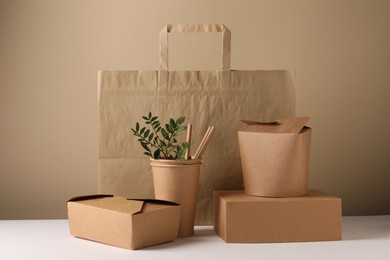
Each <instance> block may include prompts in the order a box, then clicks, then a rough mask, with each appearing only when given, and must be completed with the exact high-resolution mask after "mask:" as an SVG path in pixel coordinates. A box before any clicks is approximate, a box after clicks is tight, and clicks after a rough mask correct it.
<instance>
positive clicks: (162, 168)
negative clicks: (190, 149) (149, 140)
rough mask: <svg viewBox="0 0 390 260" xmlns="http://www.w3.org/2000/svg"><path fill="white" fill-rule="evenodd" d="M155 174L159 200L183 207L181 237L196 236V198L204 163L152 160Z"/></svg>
mask: <svg viewBox="0 0 390 260" xmlns="http://www.w3.org/2000/svg"><path fill="white" fill-rule="evenodd" d="M150 165H151V166H152V172H153V184H154V193H155V197H156V198H157V199H162V200H168V201H173V202H176V203H179V204H180V205H181V218H180V226H179V233H178V236H179V237H189V236H192V235H193V234H194V222H195V212H196V198H197V194H198V187H199V174H200V166H201V165H202V162H201V160H200V159H191V160H183V161H180V160H154V159H151V160H150Z"/></svg>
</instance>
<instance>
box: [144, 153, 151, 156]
mask: <svg viewBox="0 0 390 260" xmlns="http://www.w3.org/2000/svg"><path fill="white" fill-rule="evenodd" d="M144 154H145V155H147V156H152V154H151V153H150V152H144Z"/></svg>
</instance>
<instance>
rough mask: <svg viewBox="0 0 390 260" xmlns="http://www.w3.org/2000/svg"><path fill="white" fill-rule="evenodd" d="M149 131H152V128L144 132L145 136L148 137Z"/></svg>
mask: <svg viewBox="0 0 390 260" xmlns="http://www.w3.org/2000/svg"><path fill="white" fill-rule="evenodd" d="M149 133H150V130H149V129H148V130H146V132H145V133H144V137H145V138H146V137H148V135H149Z"/></svg>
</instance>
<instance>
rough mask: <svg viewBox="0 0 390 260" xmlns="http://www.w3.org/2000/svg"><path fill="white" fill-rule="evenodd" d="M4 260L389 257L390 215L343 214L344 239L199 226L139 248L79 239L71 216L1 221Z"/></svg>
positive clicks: (0, 256) (0, 252) (0, 248)
mask: <svg viewBox="0 0 390 260" xmlns="http://www.w3.org/2000/svg"><path fill="white" fill-rule="evenodd" d="M0 259H2V260H3V259H4V260H8V259H18V260H23V259H53V260H57V259H71V260H76V259H93V260H94V259H108V260H116V259H169V260H175V259H181V260H189V259H197V260H206V259H215V260H218V259H238V260H244V259H299V260H304V259H310V260H312V259H316V260H317V259H332V260H333V259H348V260H349V259H353V260H356V259H368V260H373V259H387V260H390V215H385V216H370V217H366V216H364V217H343V240H342V241H327V242H305V243H271V244H227V243H225V242H224V241H223V240H222V239H221V238H220V237H218V236H217V235H215V232H214V230H213V229H212V227H196V231H195V236H193V237H190V238H182V239H177V240H175V241H173V242H168V243H165V244H161V245H157V246H152V247H148V248H145V249H139V250H134V251H131V250H126V249H121V248H118V247H113V246H109V245H105V244H101V243H96V242H92V241H88V240H84V239H79V238H74V237H72V236H71V235H70V233H69V226H68V221H67V220H1V221H0Z"/></svg>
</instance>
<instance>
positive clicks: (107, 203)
mask: <svg viewBox="0 0 390 260" xmlns="http://www.w3.org/2000/svg"><path fill="white" fill-rule="evenodd" d="M68 202H78V203H81V204H84V205H87V206H91V207H96V208H104V209H107V210H111V211H116V212H120V213H125V214H129V215H134V214H137V213H142V212H143V208H144V204H145V203H147V204H148V207H147V208H145V209H144V210H147V211H154V210H159V209H161V208H164V207H165V206H167V205H171V206H179V205H180V204H178V203H174V202H170V201H165V200H157V199H134V198H124V197H120V196H114V195H108V194H97V195H86V196H78V197H74V198H71V199H70V200H68ZM129 202H131V203H129Z"/></svg>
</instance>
